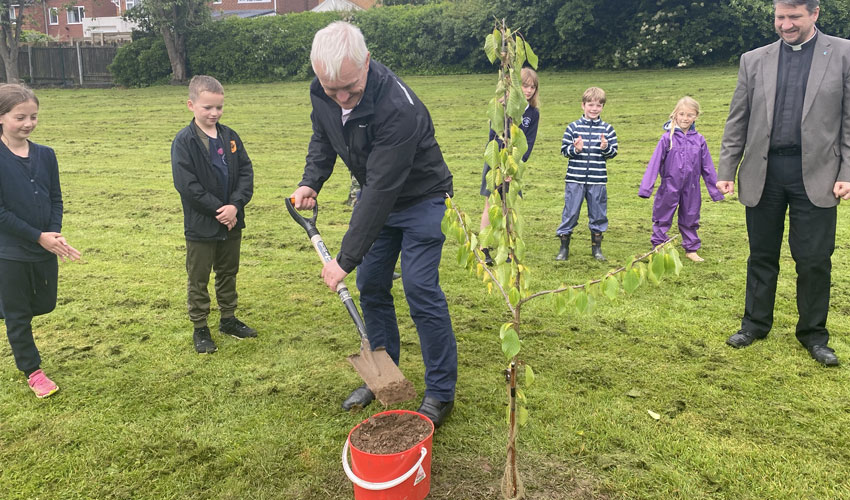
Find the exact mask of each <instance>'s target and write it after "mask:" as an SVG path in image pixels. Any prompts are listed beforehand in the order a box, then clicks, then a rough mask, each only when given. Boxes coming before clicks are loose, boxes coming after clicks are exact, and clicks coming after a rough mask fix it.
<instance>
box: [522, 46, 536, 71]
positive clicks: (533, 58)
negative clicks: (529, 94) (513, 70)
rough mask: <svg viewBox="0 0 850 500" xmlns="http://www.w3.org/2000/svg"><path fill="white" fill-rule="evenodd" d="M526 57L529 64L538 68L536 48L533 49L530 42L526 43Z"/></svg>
mask: <svg viewBox="0 0 850 500" xmlns="http://www.w3.org/2000/svg"><path fill="white" fill-rule="evenodd" d="M525 57H526V60H527V61H528V64H529V65H530V66H531V67H532V68H534V69H537V54H535V53H534V50H532V48H531V45H529V44H528V42H526V43H525Z"/></svg>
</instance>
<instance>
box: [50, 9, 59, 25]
mask: <svg viewBox="0 0 850 500" xmlns="http://www.w3.org/2000/svg"><path fill="white" fill-rule="evenodd" d="M50 24H59V9H57V8H56V7H51V8H50Z"/></svg>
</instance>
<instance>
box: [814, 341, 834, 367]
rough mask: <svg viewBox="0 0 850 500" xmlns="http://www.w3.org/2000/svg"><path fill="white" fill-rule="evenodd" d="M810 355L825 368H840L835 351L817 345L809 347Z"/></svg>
mask: <svg viewBox="0 0 850 500" xmlns="http://www.w3.org/2000/svg"><path fill="white" fill-rule="evenodd" d="M809 354H811V355H812V358H814V360H815V361H817V362H818V363H820V364H822V365H824V366H838V356H836V355H835V351H833V350H832V349H831V348H829V347H827V346H825V345H822V344H817V345H813V346H811V347H809Z"/></svg>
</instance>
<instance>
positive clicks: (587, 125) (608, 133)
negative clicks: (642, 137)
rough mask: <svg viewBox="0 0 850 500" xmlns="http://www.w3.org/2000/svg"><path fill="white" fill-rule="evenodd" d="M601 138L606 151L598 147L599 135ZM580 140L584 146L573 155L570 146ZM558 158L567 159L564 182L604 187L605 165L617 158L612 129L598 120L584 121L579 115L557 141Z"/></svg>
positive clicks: (615, 138)
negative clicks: (602, 136) (603, 136)
mask: <svg viewBox="0 0 850 500" xmlns="http://www.w3.org/2000/svg"><path fill="white" fill-rule="evenodd" d="M602 134H605V139H606V140H607V141H608V147H607V148H605V149H602V148H601V147H600V142H601V140H600V135H602ZM579 137H581V138H582V141H583V142H584V145H583V147H582V150H581V152H580V153H579V152H577V151H576V148H575V146H574V145H573V142H574V141H575V140H576V139H577V138H579ZM561 154H563V155H564V156H566V157H567V158H569V162H568V164H567V175H566V177H565V178H564V180H566V181H567V182H576V183H579V184H606V183H607V182H608V170H607V168H606V166H605V161H606V160H608V159H610V158H613V157H615V156H617V134H616V132H614V127H612V126H611V125H610V124H608V123H605V122H603V121H602V120H601V119H596V120H588V119H587V118H585V117H584V115H582V117H581V118H579V119H578V120H576V121H574V122H572V123H570V124H569V125H567V129H566V130H565V131H564V138H563V139H562V140H561Z"/></svg>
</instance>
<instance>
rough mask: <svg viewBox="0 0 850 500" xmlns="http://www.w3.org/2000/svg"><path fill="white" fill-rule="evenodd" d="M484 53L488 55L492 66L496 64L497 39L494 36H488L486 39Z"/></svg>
mask: <svg viewBox="0 0 850 500" xmlns="http://www.w3.org/2000/svg"><path fill="white" fill-rule="evenodd" d="M484 53H485V54H487V59H489V60H490V63H491V64H492V63H494V62H496V37H495V36H493V34H489V35H487V38H485V39H484Z"/></svg>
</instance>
